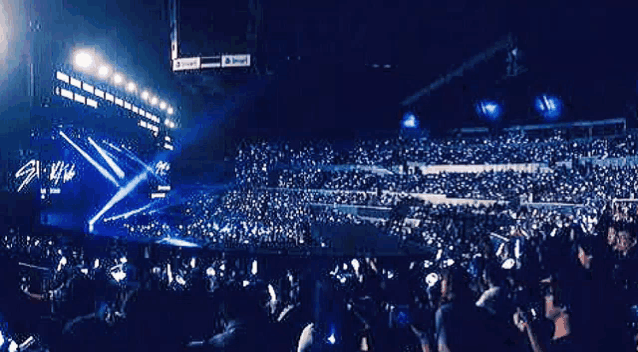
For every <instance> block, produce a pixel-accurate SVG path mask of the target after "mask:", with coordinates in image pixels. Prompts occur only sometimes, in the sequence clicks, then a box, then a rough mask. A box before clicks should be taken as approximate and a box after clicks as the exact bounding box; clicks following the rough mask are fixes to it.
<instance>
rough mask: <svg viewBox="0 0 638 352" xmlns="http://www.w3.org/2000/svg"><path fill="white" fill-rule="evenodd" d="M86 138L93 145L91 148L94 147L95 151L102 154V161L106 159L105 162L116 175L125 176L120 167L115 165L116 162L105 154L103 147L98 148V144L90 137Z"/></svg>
mask: <svg viewBox="0 0 638 352" xmlns="http://www.w3.org/2000/svg"><path fill="white" fill-rule="evenodd" d="M88 140H89V143H91V145H92V146H93V148H95V149H96V150H97V152H98V153H99V154H100V155H101V156H102V158H103V159H104V161H106V163H107V164H108V165H109V167H110V168H111V169H112V170H113V172H115V174H116V175H117V177H119V178H124V176H125V174H124V171H122V169H121V168H120V167H119V166H117V164H116V163H115V162H114V161H113V159H111V158H110V157H109V156H108V155H107V153H106V151H105V150H104V149H102V148H100V146H99V145H97V143H95V141H93V139H91V137H89V138H88Z"/></svg>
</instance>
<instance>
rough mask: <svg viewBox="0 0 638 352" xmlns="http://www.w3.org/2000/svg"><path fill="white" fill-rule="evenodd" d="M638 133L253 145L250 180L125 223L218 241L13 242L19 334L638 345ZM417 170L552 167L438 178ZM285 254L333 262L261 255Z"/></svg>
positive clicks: (241, 347)
mask: <svg viewBox="0 0 638 352" xmlns="http://www.w3.org/2000/svg"><path fill="white" fill-rule="evenodd" d="M634 138H635V137H634V135H632V134H631V133H630V134H627V135H625V136H622V137H613V138H609V139H604V138H598V139H590V140H578V141H573V140H567V139H565V138H562V137H560V136H554V137H552V138H549V139H545V140H531V139H530V138H528V137H526V136H525V135H523V134H521V133H517V134H509V135H505V136H497V137H490V138H483V139H466V140H421V139H406V138H397V139H393V140H384V141H381V142H379V141H365V142H360V143H358V144H356V145H354V146H353V145H345V146H339V147H337V146H336V145H335V144H329V143H306V144H302V145H295V146H293V145H292V144H281V143H265V142H258V143H247V144H245V145H244V146H242V148H241V149H240V151H239V153H238V156H237V160H236V162H237V163H236V165H237V169H236V171H237V175H236V176H237V177H236V182H235V183H234V184H233V185H230V186H228V187H225V188H215V189H214V188H210V187H209V188H205V189H204V188H203V189H199V190H197V191H195V192H192V193H191V194H190V195H189V196H188V197H187V201H186V202H184V203H183V204H180V205H178V206H175V207H172V208H168V209H165V210H164V211H162V212H155V213H152V214H140V215H139V216H132V217H130V218H122V219H117V220H113V222H114V223H117V224H119V225H120V226H121V227H122V228H123V229H124V230H125V231H126V233H127V234H128V235H129V236H126V237H124V238H126V239H127V240H130V239H132V238H136V237H138V238H144V239H149V238H151V239H152V238H155V239H158V238H165V237H170V236H172V237H175V235H176V234H179V236H178V237H179V238H184V239H194V240H200V242H197V241H194V242H193V243H200V244H203V246H201V247H203V248H197V246H193V248H182V247H173V246H171V245H169V244H158V243H153V242H156V241H144V242H127V241H125V240H124V239H119V240H118V239H113V238H106V239H100V238H84V237H72V236H71V237H69V236H60V235H57V236H54V235H42V234H39V235H36V234H34V233H29V232H27V233H24V230H20V229H18V230H12V231H8V232H7V233H6V235H4V236H2V237H0V248H1V250H0V258H1V260H2V261H3V264H4V267H5V268H6V270H4V271H3V272H2V274H1V275H0V280H1V281H2V282H3V285H2V287H3V288H4V289H5V292H6V295H5V299H4V300H2V302H0V304H2V306H1V307H0V312H1V313H2V315H3V316H2V321H3V322H5V323H4V325H1V326H0V333H2V334H3V335H0V336H3V339H2V340H0V341H7V346H13V347H12V348H13V350H25V351H26V350H34V351H35V350H37V349H38V348H39V349H40V350H46V349H50V350H52V351H63V350H64V351H69V350H71V351H87V350H96V351H99V350H160V351H163V350H167V351H168V350H171V351H174V350H185V351H186V350H188V351H191V350H202V351H253V350H257V349H263V348H267V349H268V350H277V351H288V352H289V351H298V352H301V351H315V350H316V351H324V350H340V351H346V350H351V351H352V350H354V351H390V350H392V351H424V352H425V351H439V352H455V351H462V350H469V349H478V350H488V349H489V350H502V351H530V350H531V351H534V352H539V351H544V352H551V351H599V350H610V351H630V350H635V349H636V336H637V333H638V330H637V327H638V300H636V299H635V297H638V295H636V293H638V292H637V289H638V276H636V274H635V270H634V268H635V267H636V264H638V262H637V260H638V255H636V248H638V247H636V226H638V223H637V221H636V219H638V208H637V207H636V204H637V203H634V201H633V199H634V198H635V196H634V195H635V192H636V191H637V190H638V189H637V188H636V187H637V186H636V183H635V182H634V180H635V179H636V177H637V176H638V174H637V171H638V168H637V167H636V166H634V165H633V164H632V163H629V162H625V163H616V164H615V165H616V166H610V165H614V164H613V163H605V162H601V161H608V160H610V159H614V158H624V159H625V160H630V159H631V158H630V157H631V156H633V155H635V144H634V142H633V140H634ZM411 162H418V163H422V164H423V165H426V166H427V165H437V164H443V165H449V164H455V165H465V164H467V165H483V164H486V163H487V164H499V165H503V164H507V163H541V164H542V167H541V168H533V169H529V170H523V171H521V170H518V171H515V170H512V169H508V170H500V171H494V170H492V171H477V172H472V171H471V169H470V171H469V172H437V173H424V172H421V171H420V169H419V168H410V167H407V166H408V163H411ZM477 170H478V169H477ZM426 195H427V196H426ZM437 197H438V198H437ZM436 199H438V200H439V201H434V200H436ZM458 200H462V201H458ZM322 226H333V227H334V226H344V228H347V229H349V230H352V229H355V228H363V229H365V231H372V229H374V231H375V232H376V233H377V234H382V235H383V236H387V237H388V238H393V239H396V240H397V241H398V243H399V246H398V247H397V252H396V253H393V255H390V256H380V255H377V254H376V253H375V251H374V248H364V249H365V250H362V251H361V252H360V253H356V254H352V253H349V254H345V252H339V248H333V247H335V245H334V243H343V242H339V241H337V242H334V241H332V240H331V238H327V237H323V236H325V235H326V234H325V232H322V230H321V229H322ZM379 243H381V242H379ZM268 248H272V249H277V250H280V249H282V248H288V249H300V248H301V249H304V248H306V249H312V248H318V249H327V248H330V249H331V250H332V251H329V252H326V251H318V252H313V251H308V252H289V251H286V252H285V253H286V255H281V253H284V252H273V253H275V254H271V252H263V251H256V250H255V249H268ZM230 249H233V251H229V250H230ZM277 253H278V254H277ZM291 253H294V254H291ZM316 253H319V254H321V255H315V254H316ZM326 254H327V255H326ZM31 334H33V335H31ZM45 346H46V347H45ZM264 346H268V347H264ZM0 348H3V343H2V342H0Z"/></svg>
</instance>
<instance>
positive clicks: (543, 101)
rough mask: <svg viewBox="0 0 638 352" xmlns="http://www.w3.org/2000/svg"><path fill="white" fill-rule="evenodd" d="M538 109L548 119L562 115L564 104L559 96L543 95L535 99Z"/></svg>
mask: <svg viewBox="0 0 638 352" xmlns="http://www.w3.org/2000/svg"><path fill="white" fill-rule="evenodd" d="M534 105H535V107H536V111H537V112H538V113H539V114H541V115H542V116H543V117H544V118H546V119H548V120H553V119H556V118H558V117H560V115H561V113H562V110H563V104H562V102H561V101H560V99H558V98H557V97H553V96H549V95H541V96H539V97H537V98H536V101H535V104H534Z"/></svg>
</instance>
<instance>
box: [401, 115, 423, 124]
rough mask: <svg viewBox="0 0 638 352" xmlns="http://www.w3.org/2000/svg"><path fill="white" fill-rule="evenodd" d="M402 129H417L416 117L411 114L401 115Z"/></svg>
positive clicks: (417, 121)
mask: <svg viewBox="0 0 638 352" xmlns="http://www.w3.org/2000/svg"><path fill="white" fill-rule="evenodd" d="M401 124H402V126H403V127H404V128H418V127H419V120H417V118H416V116H415V115H414V114H413V113H411V112H406V113H405V114H404V115H403V121H402V122H401Z"/></svg>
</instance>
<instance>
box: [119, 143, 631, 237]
mask: <svg viewBox="0 0 638 352" xmlns="http://www.w3.org/2000/svg"><path fill="white" fill-rule="evenodd" d="M635 138H636V136H635V134H633V133H628V134H626V135H623V136H613V137H609V138H592V139H585V140H583V139H579V140H570V139H567V138H564V137H562V136H561V134H560V133H557V134H556V135H555V136H553V137H551V138H546V139H542V140H541V139H532V138H530V137H527V136H526V135H525V134H524V133H523V132H516V133H509V134H505V135H499V136H491V137H485V138H473V139H458V138H454V139H444V140H437V139H418V138H404V137H397V138H394V139H386V140H381V141H377V140H367V141H362V142H359V143H356V144H354V145H353V144H346V145H343V143H342V144H338V143H332V144H331V143H327V142H322V143H318V142H314V141H313V142H306V143H297V144H294V143H277V142H263V141H260V142H253V143H245V144H244V145H242V147H241V148H240V149H239V151H238V154H237V157H236V160H235V162H236V179H235V183H234V184H233V186H231V187H229V189H225V190H224V191H223V192H219V191H210V190H202V191H197V192H194V193H193V194H191V195H190V197H189V200H188V201H187V202H185V203H184V204H182V205H181V206H180V207H177V208H176V210H174V211H173V213H179V215H178V219H177V220H176V218H175V217H171V218H167V219H161V218H160V217H159V216H154V217H153V220H152V221H148V220H144V221H139V220H136V219H135V218H131V219H122V220H120V222H122V224H123V225H122V226H123V227H124V228H125V230H126V231H127V232H128V233H130V234H133V235H141V236H166V235H173V234H175V233H179V234H180V235H182V236H185V237H190V238H195V239H198V240H200V241H203V242H205V243H207V244H209V245H214V246H221V247H229V248H230V247H232V248H254V247H259V248H273V249H274V248H291V247H299V246H301V247H306V248H314V247H322V246H326V243H327V240H324V239H321V238H316V236H314V240H312V239H313V228H315V227H317V226H321V225H323V224H326V223H338V224H345V225H360V224H363V223H371V224H373V225H374V226H376V227H377V228H378V229H379V231H382V232H387V233H391V234H402V233H405V232H409V233H412V234H414V232H415V230H413V229H411V228H410V226H409V225H410V223H404V222H399V223H397V222H396V221H395V222H392V221H389V218H390V216H391V215H392V214H393V213H396V212H397V208H399V207H400V206H401V205H402V204H404V203H405V202H406V201H408V200H410V199H413V198H414V195H415V194H426V195H434V196H442V197H447V198H452V199H464V200H487V201H496V202H505V203H511V204H512V206H513V207H514V208H516V207H517V206H518V205H520V204H523V205H525V204H529V203H565V204H572V205H573V206H587V207H591V208H594V209H597V208H598V209H600V208H601V207H602V205H603V204H605V203H606V202H609V201H611V200H613V199H633V198H635V197H636V195H637V194H638V183H637V182H634V181H635V180H636V179H637V178H638V166H637V165H636V163H634V162H624V163H620V162H619V163H615V164H614V163H611V164H610V163H605V162H604V161H610V160H612V159H615V158H618V159H619V160H620V158H624V160H625V161H626V160H629V159H630V157H632V156H634V155H635V154H636V150H635V149H636V144H635V142H634V141H635ZM412 162H418V163H419V164H421V165H425V166H428V165H451V164H454V165H484V164H490V163H493V164H498V165H507V164H508V163H519V164H520V163H527V164H533V163H540V164H539V165H540V167H537V168H532V169H529V170H524V171H521V170H514V169H504V170H500V171H495V170H490V171H482V170H478V169H477V171H472V169H469V170H465V171H463V172H459V171H445V170H442V171H439V172H436V173H424V172H422V171H421V169H420V168H419V167H408V166H407V165H408V163H412ZM428 204H429V201H428V200H423V199H421V201H418V200H417V201H413V202H412V207H411V208H412V210H411V211H413V212H416V213H417V214H421V215H420V216H418V218H419V219H420V220H422V221H420V222H419V223H422V224H427V223H436V221H435V218H436V216H435V215H434V214H430V215H428V213H430V212H431V209H432V207H431V206H430V205H428ZM348 207H350V209H352V208H356V209H357V210H356V211H343V210H344V209H346V208H348ZM454 207H456V208H458V209H459V210H458V212H460V213H464V212H468V211H469V210H471V209H473V208H474V206H473V205H471V204H470V205H467V204H466V205H454ZM472 211H474V210H472ZM405 218H407V219H408V220H411V219H412V218H413V216H412V215H410V214H407V215H406V216H405ZM389 223H392V226H389V225H388V224H389ZM412 223H413V222H412ZM176 224H179V225H176ZM389 227H399V228H400V229H394V228H390V230H391V231H388V228H389ZM423 231H424V228H422V229H420V230H419V231H417V232H423ZM495 232H497V233H499V234H501V235H503V233H500V232H502V231H501V230H500V229H496V230H495ZM449 235H450V234H448V233H447V232H446V231H441V229H438V228H436V226H435V227H434V228H432V229H431V230H430V231H428V234H426V235H424V236H420V233H419V236H416V237H415V236H414V235H410V236H407V235H406V236H401V240H402V241H403V240H405V238H408V237H410V238H412V240H410V241H409V244H408V243H404V246H408V245H409V246H412V245H415V244H418V245H421V246H427V243H428V241H427V239H429V238H430V237H433V236H441V237H445V236H449ZM420 237H422V238H424V239H426V240H425V241H421V242H420V243H419V242H418V241H417V242H415V240H414V239H416V238H420Z"/></svg>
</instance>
